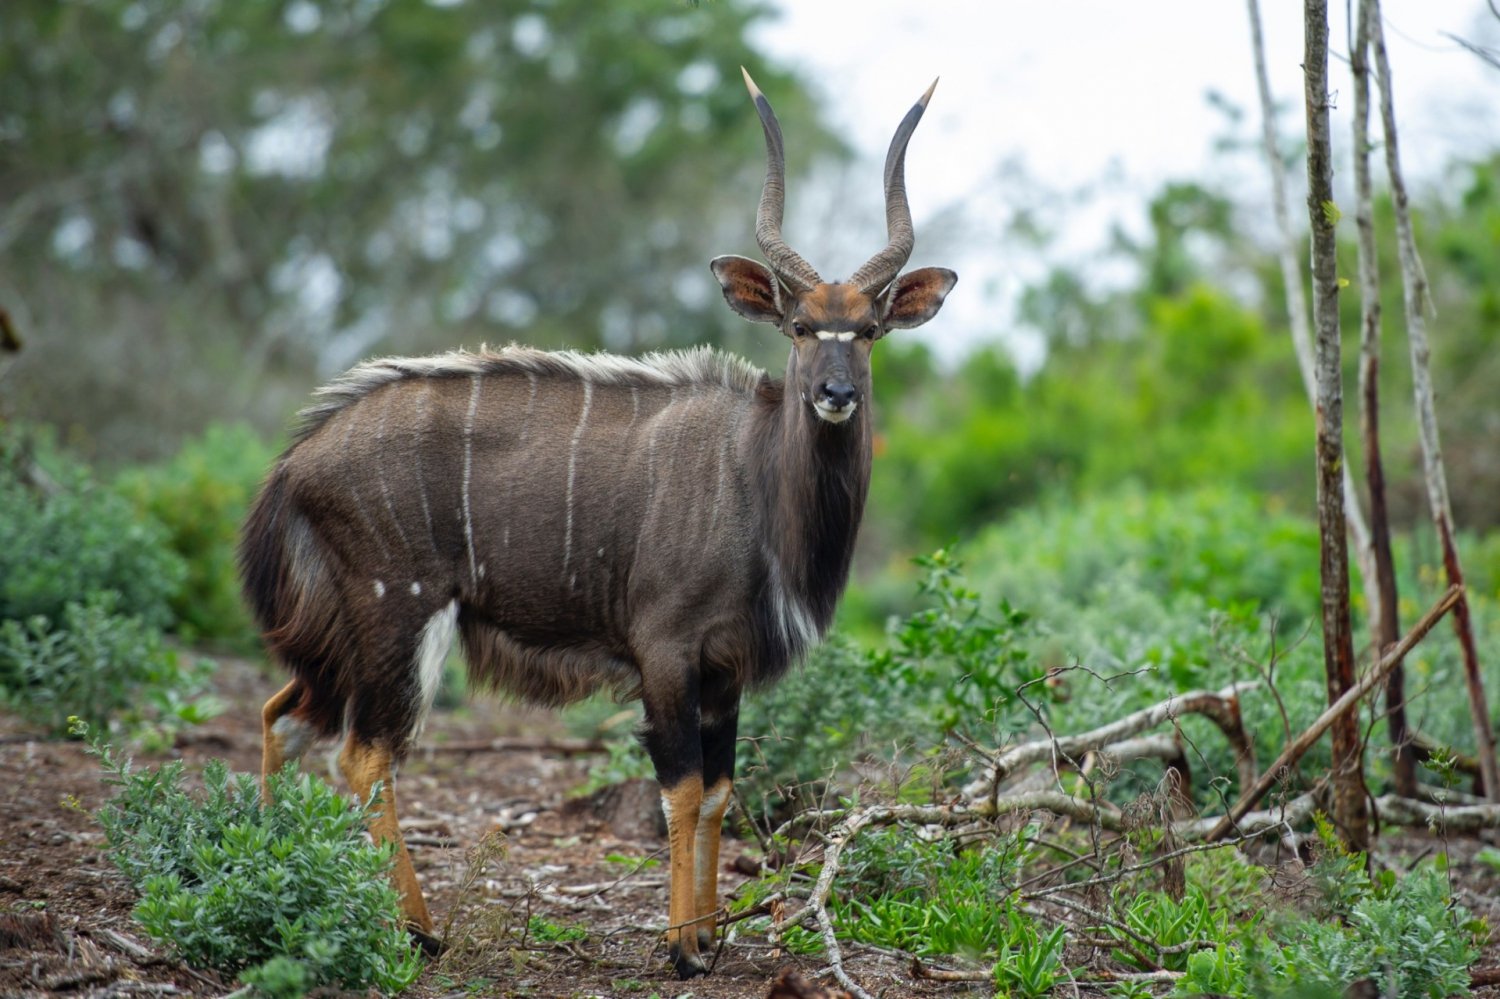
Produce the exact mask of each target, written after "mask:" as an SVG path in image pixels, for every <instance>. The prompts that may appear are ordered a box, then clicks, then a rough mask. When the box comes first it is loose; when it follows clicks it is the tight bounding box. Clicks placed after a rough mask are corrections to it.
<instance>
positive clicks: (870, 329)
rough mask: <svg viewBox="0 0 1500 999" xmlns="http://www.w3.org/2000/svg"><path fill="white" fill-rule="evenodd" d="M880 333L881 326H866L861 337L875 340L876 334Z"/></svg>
mask: <svg viewBox="0 0 1500 999" xmlns="http://www.w3.org/2000/svg"><path fill="white" fill-rule="evenodd" d="M879 332H880V327H879V326H866V327H865V328H864V332H862V333H860V336H862V337H864V338H865V339H866V340H873V339H875V334H877V333H879Z"/></svg>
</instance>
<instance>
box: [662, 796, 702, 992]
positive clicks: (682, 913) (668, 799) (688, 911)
mask: <svg viewBox="0 0 1500 999" xmlns="http://www.w3.org/2000/svg"><path fill="white" fill-rule="evenodd" d="M702 807H703V777H702V775H701V774H692V775H690V776H688V777H684V778H683V779H682V780H681V781H679V782H678V783H677V784H675V785H673V786H672V787H664V788H662V792H661V808H662V811H663V812H664V813H666V816H667V848H668V851H669V854H670V858H671V859H670V862H669V863H670V867H671V871H672V873H671V886H670V889H669V890H670V892H671V898H670V901H669V903H668V906H667V952H668V955H669V957H670V959H671V961H672V967H673V968H674V969H675V970H676V971H677V976H678V977H679V978H691V977H692V976H694V975H702V974H707V972H708V966H707V965H706V964H705V963H704V962H703V958H702V957H701V956H700V954H699V952H698V941H699V939H700V937H699V933H700V932H701V931H700V929H699V924H698V921H697V920H698V916H699V912H698V906H697V900H696V898H695V888H696V883H695V882H696V878H695V876H694V875H695V874H696V869H697V865H696V863H695V862H694V856H695V853H696V848H697V840H698V830H699V823H700V821H701V820H700V819H699V815H700V813H701V811H702ZM710 925H712V924H710Z"/></svg>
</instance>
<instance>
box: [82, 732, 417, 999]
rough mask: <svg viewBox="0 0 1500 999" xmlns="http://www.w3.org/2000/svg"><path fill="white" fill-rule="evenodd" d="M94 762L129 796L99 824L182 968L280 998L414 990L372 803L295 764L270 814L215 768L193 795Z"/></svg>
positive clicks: (119, 764)
mask: <svg viewBox="0 0 1500 999" xmlns="http://www.w3.org/2000/svg"><path fill="white" fill-rule="evenodd" d="M97 751H98V752H99V753H100V757H101V760H102V762H103V765H104V769H105V781H106V783H108V784H110V785H112V786H114V787H116V788H118V789H119V790H118V793H117V794H116V795H115V797H114V798H113V799H111V801H110V802H109V803H108V804H107V805H105V806H104V807H103V808H102V809H101V810H100V812H99V815H98V818H99V822H100V824H101V825H102V826H103V827H104V832H105V837H106V839H107V840H108V843H109V851H110V854H111V856H112V858H113V860H114V862H115V864H116V865H117V866H118V867H119V868H120V870H121V871H122V872H124V874H125V875H126V876H127V877H128V878H129V879H130V881H131V883H132V884H134V885H135V886H136V888H137V889H138V890H139V891H140V892H141V893H142V894H141V900H140V902H139V903H138V904H137V906H136V910H135V915H136V918H137V919H138V920H139V921H140V922H141V924H142V926H144V927H145V929H146V932H147V933H149V934H150V935H151V936H152V937H153V938H154V939H156V940H158V941H160V942H162V943H163V944H165V945H166V946H168V947H169V948H170V949H171V950H172V951H173V952H174V953H175V954H177V955H178V956H179V957H181V958H182V959H183V960H185V961H187V962H189V963H191V964H195V965H200V966H204V967H210V968H215V969H217V970H220V971H224V972H228V973H231V974H237V975H240V976H241V977H242V978H243V979H244V980H245V981H246V982H247V983H249V984H253V985H255V986H257V987H260V988H263V989H264V990H265V991H267V992H268V993H272V994H278V995H300V994H302V993H303V992H305V991H306V990H307V989H309V988H314V987H317V986H320V985H330V984H334V985H339V986H341V987H343V988H349V989H367V988H375V989H379V990H381V991H383V992H388V993H393V992H399V991H400V990H401V989H403V988H405V987H406V986H407V985H409V984H411V982H412V981H413V980H414V979H415V978H416V976H417V974H418V972H420V970H421V961H420V958H419V957H418V956H417V954H416V953H415V952H414V951H413V949H412V947H411V944H410V941H409V940H408V938H407V934H406V932H405V930H404V929H403V925H402V919H401V915H400V908H399V897H398V896H397V893H396V890H395V888H394V887H392V885H391V883H390V880H389V870H390V861H391V848H390V847H389V846H388V845H383V846H375V845H372V844H371V843H370V842H369V841H368V840H367V838H366V837H365V834H364V828H365V824H366V822H367V821H368V820H369V818H370V816H371V815H372V814H373V813H374V811H375V810H376V807H375V806H374V805H372V804H370V803H365V804H355V805H350V804H349V803H348V802H346V801H345V800H344V799H342V798H340V797H339V796H338V795H337V794H335V793H334V792H333V790H332V789H331V788H329V787H328V785H327V784H325V783H323V782H322V781H320V780H318V779H317V778H315V777H313V776H311V775H308V774H302V775H298V774H297V773H296V772H295V771H294V770H293V769H292V768H291V767H290V766H289V767H288V768H287V769H286V770H284V771H283V772H282V773H281V774H278V775H273V776H272V778H271V798H272V800H271V803H270V804H265V803H263V802H262V801H261V798H260V794H259V791H258V789H257V787H256V784H255V781H254V779H253V778H252V777H250V776H249V775H247V774H238V775H231V774H230V773H229V770H228V767H227V766H226V765H225V764H224V763H223V762H222V761H217V760H216V761H213V762H211V763H209V764H207V765H206V766H205V767H204V771H203V784H204V790H203V794H202V795H201V796H194V795H191V794H189V793H188V792H186V791H185V790H184V789H183V787H182V783H183V766H182V764H181V763H180V762H174V763H168V764H166V765H164V766H162V767H161V768H160V769H158V770H151V769H145V770H132V768H131V766H130V764H129V762H128V761H121V760H120V759H119V758H117V757H116V756H115V754H114V753H113V752H112V751H111V750H110V749H109V748H108V747H102V748H99V749H98V750H97Z"/></svg>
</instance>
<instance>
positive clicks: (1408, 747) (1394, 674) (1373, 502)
mask: <svg viewBox="0 0 1500 999" xmlns="http://www.w3.org/2000/svg"><path fill="white" fill-rule="evenodd" d="M1370 16H1371V11H1370V2H1369V0H1360V4H1359V17H1358V21H1357V25H1356V28H1355V36H1354V44H1353V45H1351V46H1350V60H1349V62H1350V69H1351V71H1352V72H1353V74H1354V188H1355V195H1356V199H1357V201H1356V207H1355V212H1354V219H1355V222H1356V224H1357V225H1358V227H1359V297H1360V320H1361V321H1360V341H1359V344H1360V347H1359V395H1360V410H1359V413H1360V431H1361V436H1362V437H1363V439H1364V449H1365V485H1366V488H1367V489H1368V490H1369V493H1370V547H1371V555H1372V558H1373V560H1374V563H1375V578H1374V580H1373V582H1372V581H1370V580H1368V579H1367V580H1366V582H1365V588H1366V590H1370V589H1372V588H1373V590H1374V592H1376V593H1378V594H1379V596H1380V599H1379V600H1378V601H1377V602H1375V603H1372V604H1371V607H1370V636H1371V639H1372V641H1373V644H1374V646H1375V658H1376V659H1377V660H1378V659H1379V658H1380V657H1381V656H1383V655H1385V654H1386V652H1388V651H1389V650H1390V648H1391V646H1393V645H1395V644H1396V641H1397V639H1399V638H1400V637H1401V621H1400V618H1399V615H1398V612H1397V597H1396V570H1395V564H1394V561H1393V559H1392V558H1391V524H1390V517H1389V516H1388V514H1387V513H1386V504H1385V467H1384V463H1383V460H1382V458H1381V456H1380V264H1379V261H1378V259H1377V258H1376V253H1375V215H1374V209H1373V204H1374V193H1373V185H1372V184H1371V182H1370V64H1369V52H1370ZM1385 724H1386V730H1387V731H1388V732H1389V733H1390V737H1391V747H1392V753H1393V759H1392V775H1393V777H1394V779H1395V784H1396V793H1397V794H1399V795H1401V796H1402V797H1406V798H1411V797H1415V796H1416V793H1417V752H1416V747H1415V746H1413V745H1412V742H1411V733H1410V731H1409V730H1408V729H1407V726H1406V677H1405V671H1404V670H1403V669H1402V667H1401V665H1400V664H1397V665H1396V667H1395V668H1394V669H1392V670H1391V672H1390V676H1389V677H1388V678H1387V680H1386V685H1385Z"/></svg>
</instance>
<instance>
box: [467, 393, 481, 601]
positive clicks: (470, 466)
mask: <svg viewBox="0 0 1500 999" xmlns="http://www.w3.org/2000/svg"><path fill="white" fill-rule="evenodd" d="M470 382H471V384H472V387H471V388H470V389H469V415H468V416H466V417H464V547H465V548H467V549H468V550H469V579H470V580H471V581H472V582H474V583H478V582H479V567H478V566H476V565H475V564H474V511H473V509H472V508H471V507H470V505H469V481H470V480H471V479H472V477H473V474H474V413H475V411H476V410H477V409H478V408H479V382H480V376H479V375H473V376H472V377H471V378H470Z"/></svg>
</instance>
